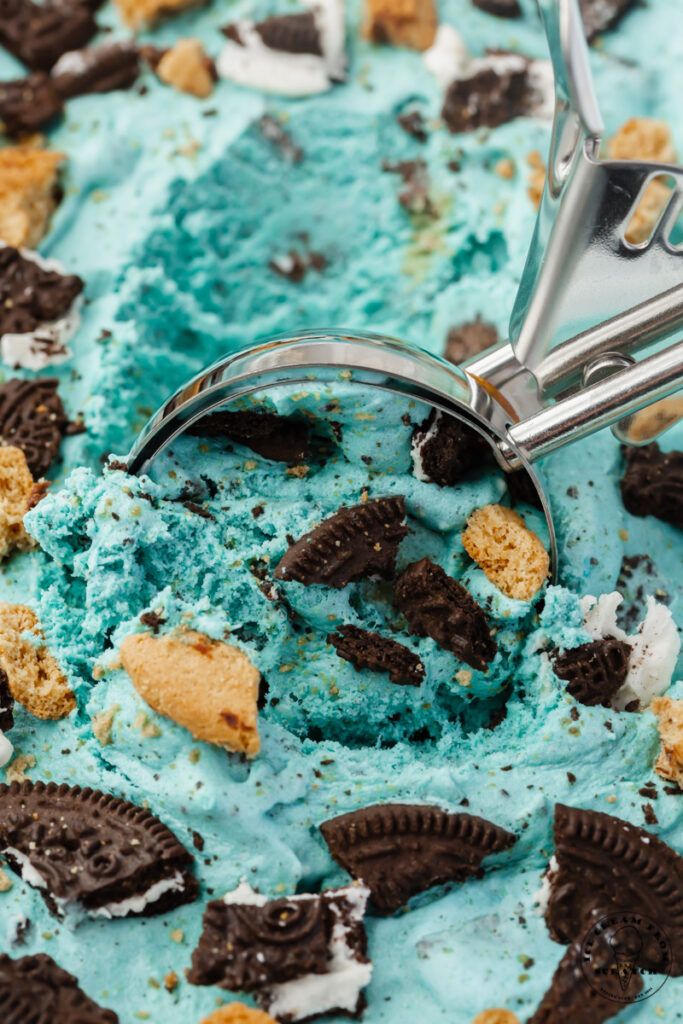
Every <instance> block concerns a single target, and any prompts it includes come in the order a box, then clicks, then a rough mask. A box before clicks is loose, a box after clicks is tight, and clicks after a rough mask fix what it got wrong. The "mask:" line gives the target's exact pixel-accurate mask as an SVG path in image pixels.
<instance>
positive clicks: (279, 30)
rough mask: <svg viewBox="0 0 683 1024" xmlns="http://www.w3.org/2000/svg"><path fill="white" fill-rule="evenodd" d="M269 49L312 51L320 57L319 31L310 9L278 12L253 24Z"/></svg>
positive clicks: (291, 51)
mask: <svg viewBox="0 0 683 1024" xmlns="http://www.w3.org/2000/svg"><path fill="white" fill-rule="evenodd" d="M254 27H255V29H256V31H257V32H258V34H259V35H260V36H261V39H262V40H263V42H264V43H265V45H266V46H269V47H270V48H271V50H285V51H286V52H287V53H314V54H315V55H316V57H322V55H323V51H322V48H321V46H320V33H319V32H318V26H317V25H316V23H315V18H314V17H313V14H312V13H311V12H310V11H306V12H304V13H303V14H280V15H274V16H273V17H272V18H266V19H265V21H261V22H259V23H258V24H257V25H255V26H254Z"/></svg>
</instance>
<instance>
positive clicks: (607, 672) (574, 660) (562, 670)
mask: <svg viewBox="0 0 683 1024" xmlns="http://www.w3.org/2000/svg"><path fill="white" fill-rule="evenodd" d="M630 655H631V645H630V644H627V643H626V642H625V641H623V640H616V639H615V638H614V637H611V636H608V637H604V638H603V639H602V640H593V641H592V643H589V644H582V645H581V646H580V647H573V648H572V649H571V650H569V651H565V652H564V653H563V654H556V655H555V656H554V657H553V658H552V665H553V671H554V673H555V675H556V676H557V677H558V678H559V679H565V680H567V681H568V686H567V692H568V693H570V694H571V696H572V697H573V698H574V699H575V700H577V701H578V702H579V704H585V705H586V706H587V707H593V706H595V705H598V704H602V705H603V706H604V707H609V704H610V701H611V699H612V698H613V697H614V695H615V694H616V692H617V690H619V689H620V688H621V687H622V686H623V685H624V682H625V680H626V676H627V674H628V661H629V657H630Z"/></svg>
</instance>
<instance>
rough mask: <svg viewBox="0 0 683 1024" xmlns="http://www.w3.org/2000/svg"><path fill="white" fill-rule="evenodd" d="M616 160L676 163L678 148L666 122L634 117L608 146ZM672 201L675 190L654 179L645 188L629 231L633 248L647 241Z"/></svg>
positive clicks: (611, 155) (609, 151) (610, 153)
mask: <svg viewBox="0 0 683 1024" xmlns="http://www.w3.org/2000/svg"><path fill="white" fill-rule="evenodd" d="M607 149H608V153H609V156H610V158H611V159H612V160H647V161H655V162H657V163H667V164H673V163H676V149H675V147H674V144H673V139H672V138H671V129H670V128H669V126H668V124H667V123H666V121H658V120H656V119H655V118H652V117H631V118H629V120H628V121H626V122H625V123H624V124H623V125H622V126H621V128H620V129H619V131H618V132H617V133H616V135H614V136H613V137H612V138H611V139H610V141H609V143H608V145H607ZM670 198H671V189H670V188H669V186H668V185H667V184H666V183H665V182H664V181H662V180H661V178H654V179H653V180H652V181H651V182H650V183H649V185H648V186H647V188H646V189H645V191H644V193H643V195H642V198H641V200H640V202H639V203H638V206H637V208H636V211H635V213H634V214H633V217H632V219H631V222H630V224H629V225H628V229H627V231H626V236H625V237H626V241H627V242H631V244H632V245H638V244H639V243H641V242H646V241H647V240H648V239H649V238H650V236H651V234H652V231H653V229H654V227H655V225H656V224H657V222H658V221H659V218H660V217H661V215H662V212H663V210H664V207H665V206H666V204H667V203H668V201H669V199H670Z"/></svg>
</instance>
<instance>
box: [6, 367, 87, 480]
mask: <svg viewBox="0 0 683 1024" xmlns="http://www.w3.org/2000/svg"><path fill="white" fill-rule="evenodd" d="M57 384H58V381H57V378H56V377H39V378H36V379H35V380H19V379H18V378H17V377H13V378H12V379H11V380H8V381H6V382H5V383H4V384H0V437H1V438H2V441H3V442H4V443H5V444H8V445H14V446H16V447H17V448H21V450H22V451H23V453H24V455H25V456H26V462H27V464H28V468H29V469H30V470H31V473H32V474H33V476H34V477H40V476H42V475H43V474H44V473H45V471H46V470H47V469H48V468H49V466H50V465H51V464H52V462H53V461H54V459H55V457H56V455H57V452H58V451H59V444H60V441H61V439H62V437H63V436H64V435H65V434H66V433H68V432H69V429H70V428H71V427H72V426H73V424H70V423H69V420H68V419H67V416H66V413H65V412H64V406H63V405H62V400H61V398H60V397H59V395H58V394H57Z"/></svg>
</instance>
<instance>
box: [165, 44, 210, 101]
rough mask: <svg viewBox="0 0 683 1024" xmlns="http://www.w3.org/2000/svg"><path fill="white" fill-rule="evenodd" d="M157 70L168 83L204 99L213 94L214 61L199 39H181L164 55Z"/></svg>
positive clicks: (181, 90)
mask: <svg viewBox="0 0 683 1024" xmlns="http://www.w3.org/2000/svg"><path fill="white" fill-rule="evenodd" d="M156 72H157V75H158V76H159V78H160V79H161V81H162V82H165V83H166V85H172V86H173V87H174V88H176V89H179V90H180V92H189V93H190V95H191V96H197V97H198V98H199V99H202V100H204V99H206V97H207V96H210V95H211V93H212V92H213V87H214V85H215V77H214V73H213V62H212V61H211V60H210V58H209V57H207V56H206V54H205V53H204V48H203V47H202V44H201V43H200V41H199V40H198V39H179V40H178V41H177V42H176V43H175V45H174V46H173V48H172V49H170V50H167V51H166V53H165V54H164V55H163V57H162V58H161V60H160V61H159V63H158V64H157V68H156Z"/></svg>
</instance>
